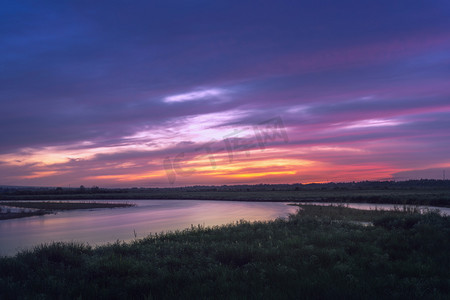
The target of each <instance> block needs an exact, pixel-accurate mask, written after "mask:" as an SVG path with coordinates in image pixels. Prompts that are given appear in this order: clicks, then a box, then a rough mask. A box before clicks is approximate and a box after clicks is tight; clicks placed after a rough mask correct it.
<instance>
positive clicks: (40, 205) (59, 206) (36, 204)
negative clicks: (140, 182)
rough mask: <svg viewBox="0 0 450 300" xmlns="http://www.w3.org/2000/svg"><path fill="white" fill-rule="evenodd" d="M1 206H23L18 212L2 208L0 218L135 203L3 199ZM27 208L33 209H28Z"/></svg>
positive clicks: (123, 205) (125, 205) (113, 206)
mask: <svg viewBox="0 0 450 300" xmlns="http://www.w3.org/2000/svg"><path fill="white" fill-rule="evenodd" d="M0 205H1V206H7V207H15V208H21V210H20V211H18V212H12V211H11V209H6V210H5V209H2V210H0V220H7V219H15V218H24V217H31V216H41V215H45V214H51V213H55V212H57V211H63V210H74V209H94V208H118V207H130V206H134V204H130V203H112V202H74V201H71V202H69V201H64V202H63V201H60V202H52V201H33V202H30V201H1V202H0ZM25 209H32V210H31V211H26V210H25Z"/></svg>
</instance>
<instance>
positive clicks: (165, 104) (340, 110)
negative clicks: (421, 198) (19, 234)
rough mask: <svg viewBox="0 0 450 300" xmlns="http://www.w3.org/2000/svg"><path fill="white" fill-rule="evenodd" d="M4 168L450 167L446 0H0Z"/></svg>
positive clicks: (324, 172) (57, 175)
mask: <svg viewBox="0 0 450 300" xmlns="http://www.w3.org/2000/svg"><path fill="white" fill-rule="evenodd" d="M0 39H1V42H0V113H1V118H0V185H23V186H63V187H68V186H71V187H78V186H80V185H84V186H100V187H170V186H187V185H225V184H227V185H232V184H259V183H264V184H266V183H310V182H329V181H333V182H346V181H362V180H406V179H419V178H435V179H442V177H443V170H446V169H447V173H448V177H450V151H449V149H450V130H449V128H450V84H449V82H450V2H449V1H446V0H427V1H416V0H409V1H403V0H401V1H385V0H379V1H361V0H358V1H348V0H341V1H317V0H315V1H300V0H296V1H287V0H285V1H245V0H244V1H243V0H241V1H230V0H227V1H193V0H192V1H191V0H189V1H188V0H185V1H171V0H164V1H2V9H1V10H0Z"/></svg>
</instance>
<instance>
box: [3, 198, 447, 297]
mask: <svg viewBox="0 0 450 300" xmlns="http://www.w3.org/2000/svg"><path fill="white" fill-rule="evenodd" d="M302 208H303V209H302V210H301V211H300V212H299V213H298V214H296V215H293V216H291V217H290V218H289V220H276V221H272V222H257V223H248V222H245V221H241V222H238V223H236V224H231V225H226V226H220V227H213V228H204V227H192V228H191V229H188V230H184V231H176V232H172V233H166V234H158V235H152V236H149V237H147V238H145V239H142V240H136V241H135V242H133V243H130V244H125V243H120V242H117V243H115V244H111V245H107V246H102V247H97V248H92V247H90V246H87V245H80V244H75V243H71V244H62V243H54V244H50V245H42V246H39V247H36V248H35V249H34V250H31V251H24V252H21V253H19V254H18V255H16V256H15V257H9V258H6V257H5V258H1V259H0V299H298V298H300V299H386V298H389V299H448V295H449V294H450V273H449V271H448V270H450V255H448V253H449V251H450V218H449V217H442V216H440V215H438V214H437V213H435V212H429V213H426V214H422V215H421V214H417V213H415V212H414V211H409V212H402V211H394V212H383V211H376V212H375V211H373V212H368V211H357V210H354V209H350V208H346V207H342V206H341V207H327V206H326V207H314V206H302ZM336 220H340V222H335V221H336ZM358 220H360V221H361V220H364V221H371V222H373V224H374V226H368V227H363V226H358V225H355V224H351V223H349V222H346V221H358Z"/></svg>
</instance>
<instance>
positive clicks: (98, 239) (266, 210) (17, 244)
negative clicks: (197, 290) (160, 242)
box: [0, 200, 297, 255]
mask: <svg viewBox="0 0 450 300" xmlns="http://www.w3.org/2000/svg"><path fill="white" fill-rule="evenodd" d="M108 202H114V201H108ZM117 202H123V201H117ZM133 203H135V204H136V206H135V207H127V208H114V209H92V210H73V211H64V212H58V213H57V214H53V215H45V216H36V217H29V218H22V219H11V220H4V221H0V255H13V254H15V253H17V251H18V250H20V249H27V248H30V247H32V246H34V245H38V244H40V243H48V242H52V241H80V242H85V243H89V244H90V245H100V244H105V243H108V242H115V241H117V240H120V241H131V240H133V239H134V238H135V237H134V232H136V234H137V238H143V237H145V236H147V235H149V234H150V233H159V232H162V231H169V230H176V229H184V228H188V227H190V226H191V225H197V224H201V225H204V226H213V225H221V224H227V223H231V222H234V221H238V220H242V219H244V220H248V221H265V220H272V219H276V218H277V217H285V216H287V215H288V214H290V213H294V212H295V211H296V210H297V208H296V207H294V206H289V205H286V204H285V203H273V202H223V201H197V200H137V201H133Z"/></svg>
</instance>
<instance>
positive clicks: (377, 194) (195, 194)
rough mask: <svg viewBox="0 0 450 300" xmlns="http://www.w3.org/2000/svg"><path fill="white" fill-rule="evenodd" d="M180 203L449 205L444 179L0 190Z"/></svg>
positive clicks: (449, 186) (24, 195) (8, 196)
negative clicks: (183, 200) (194, 201)
mask: <svg viewBox="0 0 450 300" xmlns="http://www.w3.org/2000/svg"><path fill="white" fill-rule="evenodd" d="M138 199H159V200H163V199H178V200H182V199H186V200H223V201H280V202H342V203H382V204H400V205H427V206H443V207H450V180H409V181H362V182H346V183H333V182H331V183H312V184H258V185H230V186H228V185H222V186H190V187H174V188H126V189H117V188H99V187H92V188H86V187H84V186H80V187H79V188H62V187H57V188H50V187H49V188H43V187H41V188H38V187H29V188H26V187H5V186H3V187H0V204H1V201H13V200H138Z"/></svg>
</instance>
